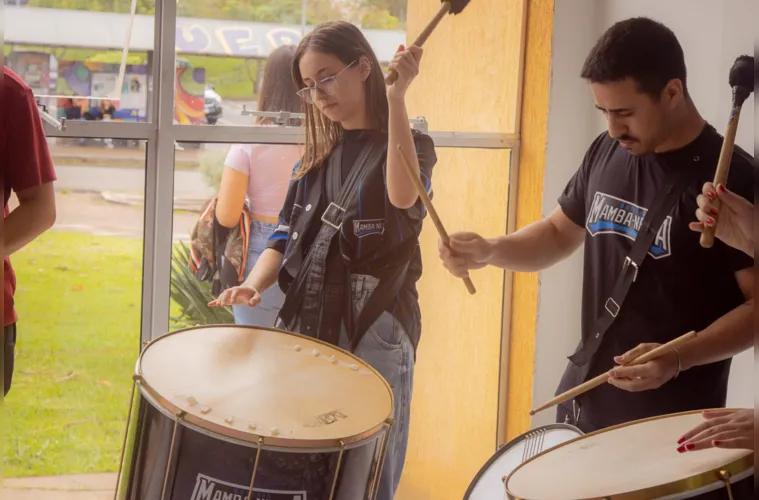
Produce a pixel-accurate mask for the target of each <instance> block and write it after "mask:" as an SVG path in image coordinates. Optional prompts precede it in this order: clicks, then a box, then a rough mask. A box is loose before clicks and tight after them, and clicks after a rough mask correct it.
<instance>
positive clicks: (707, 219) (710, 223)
mask: <svg viewBox="0 0 759 500" xmlns="http://www.w3.org/2000/svg"><path fill="white" fill-rule="evenodd" d="M706 224H707V225H708V226H713V225H714V219H712V218H711V217H707V218H706Z"/></svg>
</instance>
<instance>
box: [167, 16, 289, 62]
mask: <svg viewBox="0 0 759 500" xmlns="http://www.w3.org/2000/svg"><path fill="white" fill-rule="evenodd" d="M180 22H181V21H180ZM216 24H218V23H216ZM261 26H262V25H252V26H245V25H241V24H235V25H232V26H221V27H215V28H214V27H212V26H211V25H209V24H206V25H203V24H200V23H192V24H190V23H187V24H177V28H176V35H177V38H176V50H177V52H179V53H184V54H214V55H216V54H218V53H219V52H222V53H223V54H224V55H227V56H235V57H266V56H267V55H268V54H269V53H270V52H271V51H272V50H274V49H277V48H279V47H281V46H282V45H298V43H300V40H301V38H302V37H301V34H300V31H299V30H297V29H294V28H289V27H286V26H277V27H275V28H267V29H266V31H265V32H264V31H262V29H261ZM262 35H263V36H262ZM265 45H268V46H265ZM219 46H220V47H221V51H219Z"/></svg>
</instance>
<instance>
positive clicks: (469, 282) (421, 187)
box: [398, 144, 477, 295]
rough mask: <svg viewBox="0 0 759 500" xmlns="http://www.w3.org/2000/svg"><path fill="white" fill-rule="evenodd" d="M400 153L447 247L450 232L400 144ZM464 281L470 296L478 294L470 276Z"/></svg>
mask: <svg viewBox="0 0 759 500" xmlns="http://www.w3.org/2000/svg"><path fill="white" fill-rule="evenodd" d="M398 153H400V155H401V159H402V160H403V165H404V166H405V167H406V172H408V175H409V177H411V182H413V183H414V186H415V187H416V190H417V192H418V193H419V197H420V198H421V199H422V203H424V206H425V208H427V212H429V214H430V218H432V222H433V223H434V224H435V227H436V228H437V232H438V233H439V234H440V239H442V240H443V243H445V244H446V246H447V245H448V244H449V242H450V241H451V240H450V238H449V237H448V232H446V230H445V228H444V227H443V223H442V222H441V221H440V217H438V215H437V212H436V211H435V207H433V206H432V200H430V197H429V196H428V195H427V190H426V189H425V188H424V185H423V184H422V180H421V179H420V178H419V174H418V173H417V172H416V171H415V170H414V167H412V166H411V161H409V159H408V157H406V154H405V153H404V152H403V148H402V147H401V145H400V144H398ZM462 279H463V280H464V284H465V285H466V289H467V290H469V293H470V294H472V295H474V294H475V293H477V290H476V289H475V288H474V283H472V280H471V279H469V277H468V276H467V277H465V278H462Z"/></svg>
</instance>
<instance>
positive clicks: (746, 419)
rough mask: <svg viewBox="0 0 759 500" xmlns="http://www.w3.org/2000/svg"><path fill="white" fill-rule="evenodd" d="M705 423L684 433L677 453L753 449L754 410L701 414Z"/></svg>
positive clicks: (715, 411)
mask: <svg viewBox="0 0 759 500" xmlns="http://www.w3.org/2000/svg"><path fill="white" fill-rule="evenodd" d="M703 417H704V419H705V421H704V422H703V423H701V424H699V425H697V426H696V427H694V428H693V429H691V430H690V431H688V432H686V433H685V434H684V435H683V437H681V438H680V440H679V441H678V442H677V444H678V445H679V447H678V448H677V451H679V452H680V453H684V452H686V451H698V450H704V449H707V448H741V449H747V450H753V449H754V410H713V411H705V412H703Z"/></svg>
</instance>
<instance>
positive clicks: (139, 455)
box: [117, 325, 393, 500]
mask: <svg viewBox="0 0 759 500" xmlns="http://www.w3.org/2000/svg"><path fill="white" fill-rule="evenodd" d="M134 380H135V387H136V389H137V390H135V391H134V392H133V398H132V406H131V409H130V418H129V422H128V425H127V433H126V438H125V444H124V456H123V458H122V467H121V471H120V474H119V484H118V487H117V498H118V499H120V500H216V499H228V500H331V499H340V500H363V499H372V498H374V496H375V495H376V493H377V491H378V481H379V477H380V472H381V467H382V463H383V459H384V454H385V441H386V438H387V436H388V431H389V427H390V425H391V424H392V417H391V416H392V408H393V397H392V391H391V388H390V386H389V385H388V384H387V383H386V382H385V380H384V379H383V378H382V377H381V376H380V375H379V373H377V372H376V371H375V370H374V369H373V368H371V367H370V366H369V365H368V364H366V363H364V362H363V361H361V360H360V359H359V358H357V357H355V356H353V355H352V354H350V353H348V352H346V351H343V350H341V349H338V348H336V347H334V346H331V345H328V344H325V343H323V342H320V341H317V340H314V339H311V338H308V337H304V336H301V335H297V334H293V333H289V332H285V331H281V330H276V329H272V328H254V327H241V326H232V325H230V326H213V327H196V328H190V329H186V330H180V331H176V332H173V333H170V334H167V335H164V336H163V337H160V338H158V339H156V340H154V341H153V342H151V343H149V344H148V345H147V346H146V347H145V349H144V350H143V352H142V354H141V355H140V357H139V359H138V361H137V364H136V369H135V375H134Z"/></svg>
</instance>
